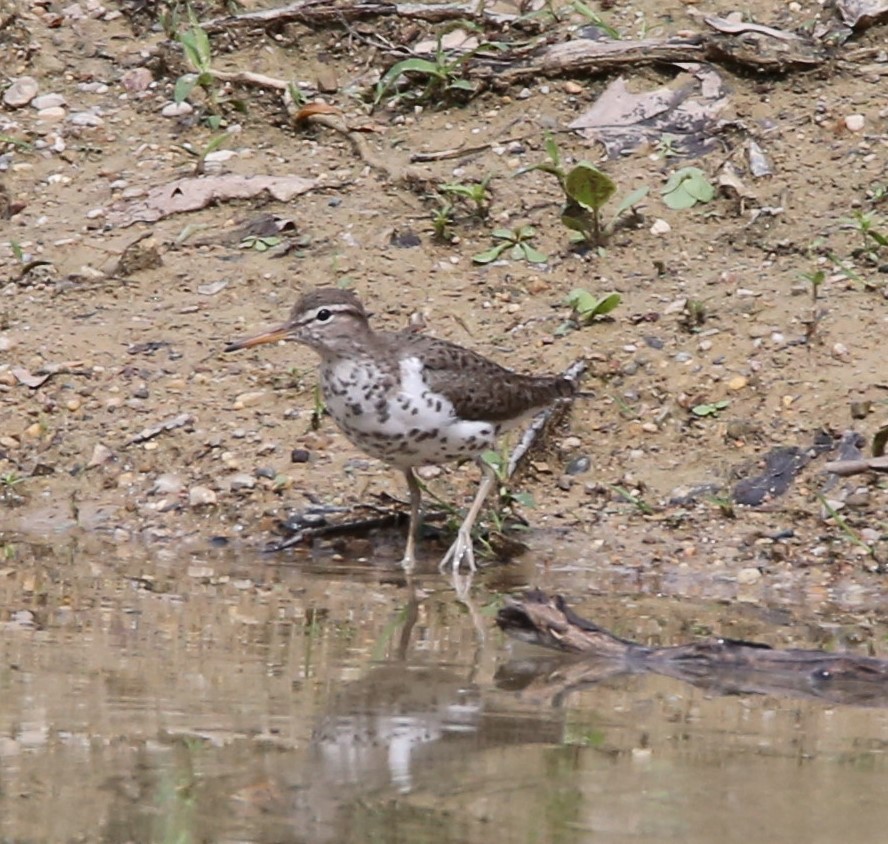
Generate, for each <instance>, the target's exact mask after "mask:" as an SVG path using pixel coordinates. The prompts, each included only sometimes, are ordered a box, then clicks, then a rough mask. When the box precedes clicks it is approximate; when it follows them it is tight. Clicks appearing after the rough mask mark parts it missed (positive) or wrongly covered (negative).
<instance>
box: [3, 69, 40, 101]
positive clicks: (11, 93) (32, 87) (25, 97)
mask: <svg viewBox="0 0 888 844" xmlns="http://www.w3.org/2000/svg"><path fill="white" fill-rule="evenodd" d="M39 90H40V85H39V84H38V83H37V80H36V79H35V78H34V77H33V76H20V77H19V78H18V79H13V81H12V85H10V86H9V87H8V88H7V89H6V91H5V92H4V94H3V104H4V105H7V106H9V107H10V108H21V107H22V106H26V105H27V104H28V103H29V102H31V100H33V99H34V97H36V96H37V92H38V91H39Z"/></svg>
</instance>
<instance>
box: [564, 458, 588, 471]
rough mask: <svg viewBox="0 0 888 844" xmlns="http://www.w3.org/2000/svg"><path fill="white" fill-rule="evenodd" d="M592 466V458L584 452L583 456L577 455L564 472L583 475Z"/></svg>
mask: <svg viewBox="0 0 888 844" xmlns="http://www.w3.org/2000/svg"><path fill="white" fill-rule="evenodd" d="M591 466H592V459H591V458H590V457H589V456H588V455H586V454H584V455H582V456H581V457H575V458H574V459H573V460H571V461H570V463H568V464H567V466H565V467H564V472H565V474H567V475H582V474H583V472H588V471H589V468H590V467H591Z"/></svg>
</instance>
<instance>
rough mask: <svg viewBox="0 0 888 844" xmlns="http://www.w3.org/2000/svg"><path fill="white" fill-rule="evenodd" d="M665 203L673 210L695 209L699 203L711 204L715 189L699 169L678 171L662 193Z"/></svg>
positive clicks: (689, 168)
mask: <svg viewBox="0 0 888 844" xmlns="http://www.w3.org/2000/svg"><path fill="white" fill-rule="evenodd" d="M660 193H661V194H662V195H663V202H665V203H666V205H668V206H669V207H670V208H672V209H673V210H676V211H677V210H681V209H684V208H693V207H694V206H695V205H696V204H697V203H698V202H702V203H706V202H711V201H712V200H713V199H714V198H715V188H714V187H713V185H712V182H710V181H709V179H708V178H707V177H706V174H705V173H704V172H703V171H702V170H701V169H700V168H699V167H682V168H681V169H680V170H676V171H675V172H674V173H673V174H672V175H671V176H670V177H669V180H668V181H667V182H666V185H665V187H664V188H663V190H662V191H661V192H660Z"/></svg>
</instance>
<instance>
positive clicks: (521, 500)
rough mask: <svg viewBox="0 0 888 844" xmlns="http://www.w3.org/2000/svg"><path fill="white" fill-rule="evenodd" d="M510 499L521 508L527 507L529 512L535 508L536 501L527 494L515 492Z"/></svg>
mask: <svg viewBox="0 0 888 844" xmlns="http://www.w3.org/2000/svg"><path fill="white" fill-rule="evenodd" d="M512 498H514V499H515V501H516V502H517V503H518V504H520V505H521V506H522V507H527V508H528V509H530V510H532V509H533V508H534V507H536V501H534V500H533V495H531V493H529V492H515V493H513V494H512Z"/></svg>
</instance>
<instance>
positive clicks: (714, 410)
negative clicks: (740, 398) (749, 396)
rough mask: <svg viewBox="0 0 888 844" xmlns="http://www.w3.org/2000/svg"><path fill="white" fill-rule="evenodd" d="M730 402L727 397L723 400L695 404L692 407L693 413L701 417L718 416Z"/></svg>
mask: <svg viewBox="0 0 888 844" xmlns="http://www.w3.org/2000/svg"><path fill="white" fill-rule="evenodd" d="M729 404H730V402H729V401H728V400H727V399H722V400H721V401H714V402H710V403H707V404H695V405H694V406H693V407H692V408H691V413H693V414H694V416H699V417H700V418H705V417H707V416H713V417H715V416H718V415H719V413H721V412H722V411H723V410H724V409H725V408H726V407H727V406H728V405H729Z"/></svg>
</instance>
